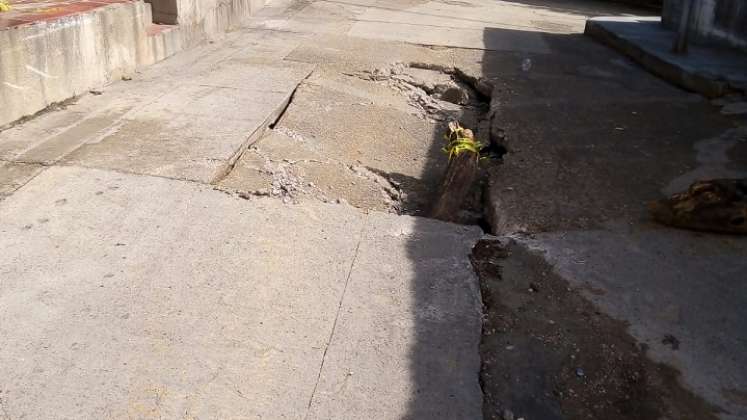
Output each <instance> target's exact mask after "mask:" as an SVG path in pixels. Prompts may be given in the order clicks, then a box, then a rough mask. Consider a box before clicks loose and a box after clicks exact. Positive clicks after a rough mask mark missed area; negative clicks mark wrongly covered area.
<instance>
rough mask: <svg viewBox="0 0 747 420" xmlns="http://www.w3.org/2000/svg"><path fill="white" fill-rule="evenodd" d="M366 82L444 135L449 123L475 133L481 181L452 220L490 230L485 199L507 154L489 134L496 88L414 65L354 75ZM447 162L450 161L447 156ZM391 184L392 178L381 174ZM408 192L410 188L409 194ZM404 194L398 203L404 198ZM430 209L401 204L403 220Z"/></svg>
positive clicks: (457, 72) (454, 72) (448, 70)
mask: <svg viewBox="0 0 747 420" xmlns="http://www.w3.org/2000/svg"><path fill="white" fill-rule="evenodd" d="M350 76H355V77H358V78H361V79H363V80H369V81H372V82H377V83H385V84H387V85H388V86H390V87H391V88H392V89H394V90H396V91H398V92H400V93H401V94H403V95H405V96H406V97H407V98H408V102H409V104H410V105H411V106H412V107H413V108H414V109H417V110H418V111H419V115H420V116H421V117H422V118H424V119H428V120H429V121H431V122H434V123H437V124H438V125H439V131H440V132H444V133H445V132H446V125H447V124H448V123H449V122H450V121H458V122H460V123H461V125H462V126H464V127H468V128H470V129H472V130H473V131H474V132H475V135H476V138H477V139H478V140H479V141H481V142H482V144H483V145H484V146H485V147H484V149H483V153H482V155H483V157H484V158H483V159H482V161H481V165H480V171H479V174H478V176H477V181H476V182H475V183H474V185H473V186H472V190H471V191H470V192H469V193H468V198H467V199H466V200H465V202H464V203H463V208H462V209H461V211H460V212H459V214H458V215H457V216H456V217H455V218H454V221H455V222H457V223H462V224H472V225H479V226H481V227H482V228H483V229H484V230H489V226H488V225H487V222H486V219H485V216H484V214H485V209H484V205H483V202H484V196H485V193H484V192H485V189H486V187H487V175H488V172H489V168H490V167H491V166H492V165H496V164H499V163H500V161H501V159H502V157H503V155H504V154H505V152H506V149H505V147H504V146H503V143H502V142H503V140H504V138H503V135H502V133H499V134H500V135H499V136H495V135H494V133H495V130H492V129H491V126H492V125H493V124H492V121H491V119H492V115H491V113H490V106H489V105H490V97H491V94H492V91H493V83H492V81H491V80H490V79H486V78H479V77H475V76H470V75H468V74H466V73H465V72H464V71H462V70H461V69H459V68H458V67H446V66H442V65H436V64H430V63H423V62H411V63H394V64H392V65H390V66H386V67H381V68H376V69H374V70H372V71H365V72H360V73H351V74H350ZM444 159H446V156H444ZM380 175H381V176H384V177H385V178H387V179H389V180H390V181H391V180H392V178H393V177H392V176H390V175H388V174H384V173H380ZM405 190H406V188H405ZM405 197H406V194H404V193H403V194H401V195H400V198H405ZM431 204H432V203H428V204H426V205H423V204H422V203H419V204H418V203H406V202H401V203H400V205H399V208H400V209H401V210H402V211H401V212H400V213H401V214H428V213H429V208H428V207H429V206H430V205H431Z"/></svg>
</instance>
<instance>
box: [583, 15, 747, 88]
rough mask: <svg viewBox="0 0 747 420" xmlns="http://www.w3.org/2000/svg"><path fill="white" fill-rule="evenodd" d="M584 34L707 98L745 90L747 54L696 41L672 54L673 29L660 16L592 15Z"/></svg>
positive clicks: (658, 74) (746, 83) (668, 79)
mask: <svg viewBox="0 0 747 420" xmlns="http://www.w3.org/2000/svg"><path fill="white" fill-rule="evenodd" d="M586 34H587V35H590V36H592V37H594V38H595V39H597V40H599V41H600V42H603V43H605V44H607V45H609V46H610V47H612V48H615V49H616V50H618V51H620V52H621V53H623V54H625V55H626V56H628V57H630V58H631V59H633V60H634V61H636V62H637V63H638V64H640V65H642V66H643V67H645V68H646V69H647V70H649V71H650V72H652V73H654V74H656V75H657V76H659V77H661V78H663V79H665V80H667V81H669V82H671V83H673V84H675V85H678V86H680V87H682V88H685V89H687V90H690V91H693V92H697V93H700V94H703V95H705V96H707V97H709V98H717V97H720V96H723V95H726V94H728V93H732V92H734V91H741V92H747V71H745V69H747V56H745V55H744V54H743V53H740V52H738V51H736V50H729V49H725V48H718V47H702V46H697V45H690V46H689V47H688V53H687V54H675V53H673V52H672V46H673V45H674V39H675V33H674V31H670V30H668V29H666V28H664V27H663V26H662V25H661V18H658V17H635V16H634V17H598V18H592V19H589V20H588V21H587V22H586Z"/></svg>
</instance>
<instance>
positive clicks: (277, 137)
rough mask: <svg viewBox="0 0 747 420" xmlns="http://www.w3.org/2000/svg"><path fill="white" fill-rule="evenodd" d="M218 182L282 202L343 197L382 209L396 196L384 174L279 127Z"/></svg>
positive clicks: (359, 206)
mask: <svg viewBox="0 0 747 420" xmlns="http://www.w3.org/2000/svg"><path fill="white" fill-rule="evenodd" d="M217 184H218V185H219V186H220V187H221V188H227V189H230V190H234V191H239V192H241V193H248V194H256V195H271V196H275V197H280V198H282V199H283V200H285V201H298V200H302V199H305V198H313V199H316V200H320V201H323V202H336V201H341V202H342V201H346V202H347V203H349V204H351V205H353V206H355V207H358V208H364V209H371V210H379V211H385V212H386V211H392V210H393V208H392V207H393V204H394V203H393V200H395V199H396V197H392V195H398V191H397V190H396V189H395V188H394V187H393V186H392V185H390V184H389V182H388V181H387V180H386V179H385V178H383V177H381V176H379V175H376V174H375V173H373V172H371V171H369V170H367V169H366V168H364V167H362V166H359V165H358V166H352V165H348V164H346V163H344V162H340V161H336V160H334V159H331V158H328V157H323V156H322V155H321V154H320V153H319V152H317V151H315V150H314V149H313V147H312V146H310V145H309V144H308V142H307V141H305V139H304V138H303V137H302V136H301V135H300V134H297V133H293V132H290V131H288V130H283V129H282V127H280V128H278V129H276V130H272V131H270V132H269V133H268V134H267V135H266V136H265V137H263V138H262V139H261V140H260V141H258V142H257V143H255V144H254V145H252V146H251V147H250V148H249V149H248V150H247V151H246V152H245V153H244V154H243V155H242V156H241V157H240V158H239V159H238V161H237V162H236V164H235V165H234V166H233V168H232V169H231V172H230V173H229V174H228V175H227V176H226V177H225V178H223V179H222V180H220V181H219V182H218V183H217Z"/></svg>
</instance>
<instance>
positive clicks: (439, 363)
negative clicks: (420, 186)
mask: <svg viewBox="0 0 747 420" xmlns="http://www.w3.org/2000/svg"><path fill="white" fill-rule="evenodd" d="M0 232H1V233H2V234H1V235H0V248H2V249H3V250H5V251H4V252H3V253H2V254H0V267H2V268H0V271H1V273H2V278H3V282H2V285H1V286H0V308H2V309H0V312H2V318H3V319H4V320H6V321H7V322H4V323H3V324H2V325H0V338H1V339H2V340H1V341H2V342H3V343H4V345H3V346H2V347H0V376H2V377H3V378H5V382H4V383H3V388H2V390H3V395H4V397H3V409H4V412H5V413H6V415H8V416H11V417H24V416H26V417H33V418H46V417H47V416H48V415H49V413H55V414H56V415H58V416H66V417H75V418H101V417H106V416H113V417H127V416H130V417H143V416H146V417H147V416H156V415H161V416H163V417H180V416H183V415H185V413H186V415H188V416H193V417H205V416H208V415H210V416H212V415H216V413H217V414H219V415H221V416H224V417H251V416H269V417H283V416H285V417H293V418H299V417H304V416H306V414H310V413H334V414H335V415H334V416H333V417H340V413H341V411H337V410H338V409H339V410H343V408H342V407H340V406H339V403H340V401H341V400H338V399H335V398H332V395H331V393H332V392H333V389H337V388H335V387H334V386H335V384H339V383H340V382H339V381H340V380H345V383H346V384H347V385H346V386H347V391H345V392H347V393H348V394H349V398H346V402H349V403H350V404H349V407H347V408H344V410H343V411H344V412H345V413H350V414H351V415H352V417H354V418H364V417H365V418H378V419H388V418H391V417H392V415H393V414H402V413H405V414H406V413H408V412H411V413H417V412H419V411H418V410H419V409H422V407H431V408H430V409H432V410H434V411H432V412H433V413H434V415H433V416H430V417H432V418H453V416H450V415H448V413H475V414H476V415H475V416H470V418H479V412H480V408H481V406H480V398H481V392H480V388H479V385H478V382H477V377H478V370H479V357H478V353H477V345H478V342H479V336H480V312H479V307H480V306H479V305H480V303H479V302H480V299H479V290H478V286H477V279H476V277H475V275H474V273H473V271H472V269H471V267H470V265H469V262H468V261H467V255H468V253H469V250H470V249H471V247H472V245H473V244H474V242H475V241H476V240H477V239H478V238H479V237H480V236H481V232H480V230H479V229H477V228H470V227H463V226H456V225H450V224H445V223H440V222H436V221H430V220H425V219H419V218H413V217H398V216H392V215H385V214H375V213H372V214H368V215H366V214H363V213H360V212H358V211H356V210H355V209H353V208H351V207H348V206H341V205H330V204H327V205H325V204H321V203H307V204H305V205H304V206H293V205H290V206H289V205H283V204H282V203H281V202H280V201H278V200H272V199H253V200H244V199H241V198H238V197H236V196H231V195H229V194H226V193H224V192H221V191H215V190H213V189H212V187H209V186H205V185H198V184H195V183H190V182H182V181H176V180H170V179H163V178H155V177H148V176H137V175H129V174H122V173H116V172H109V171H102V170H95V169H83V168H77V167H53V168H49V169H48V170H46V171H45V172H43V173H42V174H40V175H39V176H37V177H36V178H34V179H33V181H31V182H29V183H28V184H26V185H25V186H24V187H23V188H21V189H20V190H18V191H16V192H15V193H14V194H13V195H12V196H10V197H8V198H6V199H5V200H3V201H2V202H0ZM300 256H303V258H301V257H300ZM371 310H374V311H373V312H371ZM335 326H336V327H335ZM366 331H370V332H372V333H375V334H371V335H369V334H367V333H365V332H366ZM328 346H329V349H328ZM347 348H355V351H354V352H346V353H344V354H341V353H340V350H341V349H347ZM434 349H441V350H440V351H441V352H443V353H444V354H446V355H448V357H443V358H441V356H440V355H439V353H434V352H433V350H434ZM327 350H329V351H327ZM325 353H326V357H325ZM343 372H344V374H342V373H343ZM349 372H355V373H354V374H353V375H352V376H350V375H348V373H349ZM382 372H385V373H384V374H382ZM382 378H386V381H382V380H381V379H382ZM317 384H318V385H317ZM315 390H316V392H314V391H315ZM395 390H396V391H400V392H394V391H395ZM364 391H365V392H366V394H365V398H363V397H362V396H360V394H359V393H360V392H364ZM355 401H359V403H354V402H355ZM310 405H311V410H312V411H308V410H309V406H310ZM408 407H410V408H408ZM436 410H440V411H436ZM444 413H446V414H444ZM342 417H345V416H342Z"/></svg>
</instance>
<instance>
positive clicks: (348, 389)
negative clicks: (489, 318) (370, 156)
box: [310, 214, 482, 419]
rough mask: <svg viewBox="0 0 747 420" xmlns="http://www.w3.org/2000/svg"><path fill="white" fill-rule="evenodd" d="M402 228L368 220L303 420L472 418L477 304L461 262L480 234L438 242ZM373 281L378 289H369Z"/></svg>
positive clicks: (427, 230)
mask: <svg viewBox="0 0 747 420" xmlns="http://www.w3.org/2000/svg"><path fill="white" fill-rule="evenodd" d="M411 220H412V219H401V218H392V217H390V216H385V215H382V214H372V215H371V217H370V218H369V219H368V226H367V229H368V232H369V233H366V234H365V237H366V238H367V239H368V240H366V241H364V242H361V244H360V247H359V249H358V254H357V258H356V263H355V266H354V267H353V269H352V270H351V273H350V284H349V286H348V289H347V292H346V294H345V297H344V299H343V301H342V305H341V308H340V317H339V319H338V321H337V325H336V328H335V335H334V336H333V337H332V341H331V342H330V346H329V349H328V351H327V354H326V357H325V359H324V364H323V367H322V371H321V374H320V381H319V386H318V388H317V390H316V393H315V395H314V399H313V400H312V404H311V416H310V417H311V418H346V419H364V418H365V419H398V418H414V419H436V418H448V419H478V418H481V417H482V392H481V391H480V384H479V383H478V380H477V379H478V378H477V376H476V375H474V374H473V373H472V372H476V371H479V370H480V358H479V355H478V354H477V353H476V349H477V348H478V346H479V332H480V331H481V328H482V323H481V321H480V319H481V314H482V302H481V301H480V299H479V294H480V293H479V284H478V282H477V280H476V279H475V278H474V276H473V275H472V267H471V264H470V262H469V253H470V252H471V249H472V246H473V245H474V243H475V240H476V239H478V238H479V237H480V236H481V231H480V229H479V228H477V227H474V226H471V227H470V226H463V227H460V228H454V229H453V230H452V231H451V232H449V233H446V232H444V231H443V226H442V225H440V224H436V223H432V222H431V221H426V220H424V219H416V221H415V223H414V224H412V223H411ZM447 244H448V245H447ZM444 245H446V246H447V247H448V248H450V249H451V252H450V253H448V254H445V253H444V252H443V248H444ZM403 254H406V255H407V256H408V258H402V257H401V256H402V255H403ZM378 278H386V279H388V281H386V282H380V281H375V280H372V279H378ZM444 331H450V333H449V335H448V336H445V335H444V334H443V332H444ZM413 336H415V337H418V339H417V341H415V342H413V340H412V337H413ZM404 353H407V354H409V355H410V356H409V357H408V358H403V357H401V355H402V354H404ZM445 372H448V374H447V375H444V373H445ZM429 388H430V389H429ZM434 390H435V391H436V392H433V391H434ZM371 396H376V397H375V398H371ZM403 396H406V397H405V398H403Z"/></svg>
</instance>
